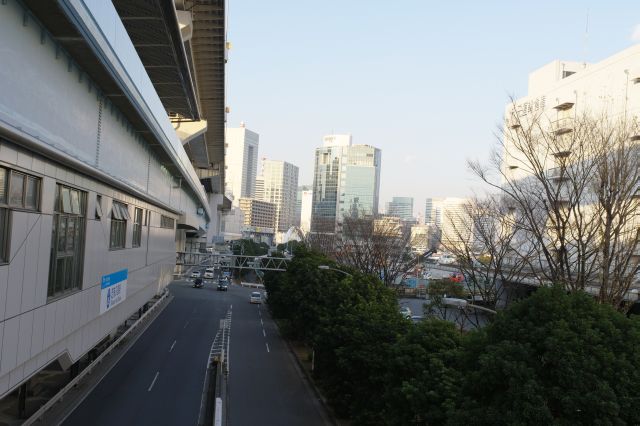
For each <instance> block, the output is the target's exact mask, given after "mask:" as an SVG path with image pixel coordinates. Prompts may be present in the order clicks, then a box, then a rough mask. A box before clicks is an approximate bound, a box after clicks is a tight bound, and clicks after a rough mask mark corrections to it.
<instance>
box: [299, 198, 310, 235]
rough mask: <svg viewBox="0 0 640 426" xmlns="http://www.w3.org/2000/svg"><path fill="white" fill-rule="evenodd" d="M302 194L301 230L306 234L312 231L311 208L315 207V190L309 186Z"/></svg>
mask: <svg viewBox="0 0 640 426" xmlns="http://www.w3.org/2000/svg"><path fill="white" fill-rule="evenodd" d="M307 188H309V189H306V190H303V191H301V192H300V229H302V231H304V232H305V233H307V232H309V231H310V230H311V207H312V205H313V190H311V187H310V186H308V187H307Z"/></svg>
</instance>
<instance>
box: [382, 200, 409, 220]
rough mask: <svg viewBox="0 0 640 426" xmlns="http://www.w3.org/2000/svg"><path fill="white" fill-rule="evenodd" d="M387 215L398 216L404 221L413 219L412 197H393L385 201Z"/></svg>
mask: <svg viewBox="0 0 640 426" xmlns="http://www.w3.org/2000/svg"><path fill="white" fill-rule="evenodd" d="M387 215H388V216H393V217H397V218H400V219H402V220H404V221H411V220H413V198H412V197H393V199H392V200H391V201H390V202H388V203H387Z"/></svg>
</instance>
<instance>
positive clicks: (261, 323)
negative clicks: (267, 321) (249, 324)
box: [260, 318, 264, 327]
mask: <svg viewBox="0 0 640 426" xmlns="http://www.w3.org/2000/svg"><path fill="white" fill-rule="evenodd" d="M260 325H262V326H263V327H264V323H263V322H262V318H260Z"/></svg>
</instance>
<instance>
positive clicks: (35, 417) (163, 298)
mask: <svg viewBox="0 0 640 426" xmlns="http://www.w3.org/2000/svg"><path fill="white" fill-rule="evenodd" d="M167 297H169V292H168V291H166V290H165V292H164V293H163V295H162V296H161V297H160V298H159V299H158V300H157V301H156V303H154V304H153V305H152V306H151V307H150V308H149V310H147V312H145V313H144V314H142V316H141V317H140V318H139V319H138V320H137V321H136V322H134V323H133V324H131V327H129V328H128V329H127V330H126V331H125V332H124V333H122V335H121V336H120V337H118V338H117V339H116V341H115V342H113V343H112V344H111V345H109V346H108V347H107V349H105V350H104V352H102V353H101V354H100V355H99V356H98V357H97V358H96V359H95V360H94V361H93V362H92V363H91V364H89V365H88V366H87V367H86V368H85V369H84V370H82V371H81V372H80V373H79V374H78V375H77V376H76V377H74V378H73V379H72V380H71V381H70V382H69V383H67V385H66V386H65V387H63V388H62V389H60V391H58V393H56V394H55V395H54V396H53V397H52V398H51V399H50V400H49V401H47V402H46V403H45V404H44V405H42V407H40V408H39V409H38V411H36V412H35V413H33V415H31V417H29V418H28V419H27V420H25V422H24V423H23V424H22V425H23V426H28V425H32V424H34V423H36V422H38V421H40V420H41V419H42V416H43V415H44V413H46V412H47V410H49V409H50V408H51V407H53V406H54V405H55V404H56V403H58V402H60V401H62V400H63V399H64V396H65V394H66V393H67V392H69V391H70V390H71V389H72V388H74V387H75V386H76V385H77V384H78V382H79V381H80V380H82V379H83V378H84V376H86V375H88V374H91V371H93V369H94V368H95V367H96V366H97V365H98V364H100V363H101V362H102V360H103V359H104V358H105V357H106V356H107V355H109V354H110V353H111V351H112V350H113V349H114V348H116V347H117V346H119V345H120V343H121V342H122V341H123V340H124V339H126V338H127V337H128V336H129V334H130V333H131V332H132V331H133V330H135V329H136V328H138V326H139V325H140V324H142V322H143V321H144V320H145V319H146V318H148V317H149V315H151V313H152V312H154V311H155V310H156V309H157V308H158V307H159V306H161V305H162V304H163V303H164V302H165V301H166V299H167Z"/></svg>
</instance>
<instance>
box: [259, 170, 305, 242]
mask: <svg viewBox="0 0 640 426" xmlns="http://www.w3.org/2000/svg"><path fill="white" fill-rule="evenodd" d="M261 178H262V181H263V182H264V183H263V185H264V186H263V187H264V189H263V195H262V201H267V202H269V203H273V204H275V206H276V232H287V230H289V228H290V227H292V226H294V224H295V212H296V196H297V191H298V166H294V165H293V164H291V163H287V162H286V161H279V160H268V159H266V158H263V160H262V167H261Z"/></svg>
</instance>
